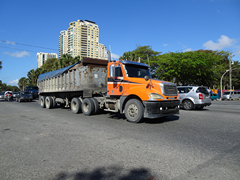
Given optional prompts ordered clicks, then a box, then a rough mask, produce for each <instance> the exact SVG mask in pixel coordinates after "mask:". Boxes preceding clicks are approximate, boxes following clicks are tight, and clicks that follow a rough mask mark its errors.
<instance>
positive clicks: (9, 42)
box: [0, 40, 58, 51]
mask: <svg viewBox="0 0 240 180" xmlns="http://www.w3.org/2000/svg"><path fill="white" fill-rule="evenodd" d="M0 42H5V43H8V44H14V45H15V44H18V45H22V46H29V47H35V48H41V49H49V50H54V51H58V49H53V48H47V47H41V46H34V45H29V44H22V43H16V42H11V41H5V40H0Z"/></svg>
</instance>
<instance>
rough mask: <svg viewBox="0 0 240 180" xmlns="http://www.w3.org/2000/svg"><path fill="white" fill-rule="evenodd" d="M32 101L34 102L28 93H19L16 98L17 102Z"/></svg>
mask: <svg viewBox="0 0 240 180" xmlns="http://www.w3.org/2000/svg"><path fill="white" fill-rule="evenodd" d="M32 100H33V97H32V94H31V93H30V92H28V91H19V92H18V94H17V96H16V102H22V101H32Z"/></svg>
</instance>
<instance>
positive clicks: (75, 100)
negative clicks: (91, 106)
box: [71, 98, 82, 114]
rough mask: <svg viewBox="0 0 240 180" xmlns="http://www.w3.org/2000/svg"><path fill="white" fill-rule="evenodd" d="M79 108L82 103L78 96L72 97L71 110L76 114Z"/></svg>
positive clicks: (79, 110)
mask: <svg viewBox="0 0 240 180" xmlns="http://www.w3.org/2000/svg"><path fill="white" fill-rule="evenodd" d="M81 108H82V103H81V101H80V100H79V99H78V98H73V99H72V100H71V111H72V112H73V113H74V114H78V113H80V112H81Z"/></svg>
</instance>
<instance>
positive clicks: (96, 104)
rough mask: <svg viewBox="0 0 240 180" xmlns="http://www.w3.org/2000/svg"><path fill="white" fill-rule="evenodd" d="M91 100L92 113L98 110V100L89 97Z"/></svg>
mask: <svg viewBox="0 0 240 180" xmlns="http://www.w3.org/2000/svg"><path fill="white" fill-rule="evenodd" d="M91 100H92V101H93V104H94V114H97V113H98V111H99V104H98V100H97V99H95V98H91Z"/></svg>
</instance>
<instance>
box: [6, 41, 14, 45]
mask: <svg viewBox="0 0 240 180" xmlns="http://www.w3.org/2000/svg"><path fill="white" fill-rule="evenodd" d="M6 43H7V44H12V45H15V42H11V41H6Z"/></svg>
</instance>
